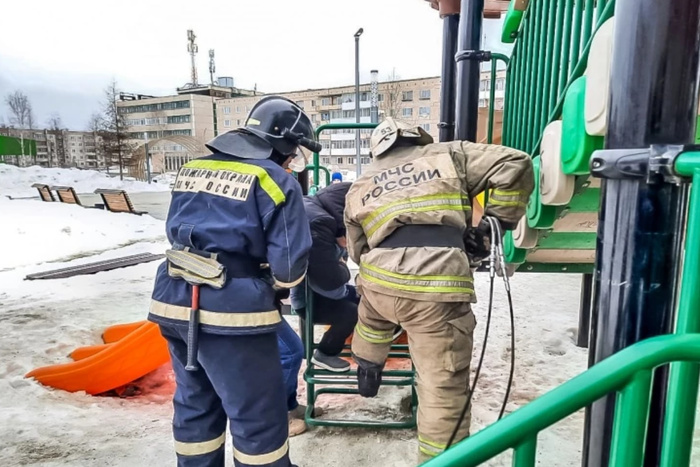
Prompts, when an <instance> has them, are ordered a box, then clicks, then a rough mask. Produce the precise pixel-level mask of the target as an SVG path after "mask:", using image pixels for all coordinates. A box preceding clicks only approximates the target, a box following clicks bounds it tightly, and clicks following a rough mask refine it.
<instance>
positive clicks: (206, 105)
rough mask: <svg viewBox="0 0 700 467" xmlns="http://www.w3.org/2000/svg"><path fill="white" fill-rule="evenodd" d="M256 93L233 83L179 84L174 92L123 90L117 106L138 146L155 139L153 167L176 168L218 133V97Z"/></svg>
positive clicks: (194, 155) (152, 153) (133, 140)
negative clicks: (152, 93)
mask: <svg viewBox="0 0 700 467" xmlns="http://www.w3.org/2000/svg"><path fill="white" fill-rule="evenodd" d="M254 94H256V93H255V92H254V91H248V90H244V89H238V88H234V87H232V86H230V87H227V86H218V85H205V86H198V87H187V88H179V89H178V90H177V94H176V95H172V96H162V97H153V96H145V95H140V94H122V100H120V101H119V102H117V107H118V108H119V112H120V113H121V114H122V115H123V116H124V119H125V123H126V125H127V132H128V134H129V137H130V140H131V142H132V143H133V144H134V146H136V147H138V146H141V145H143V144H144V143H145V142H146V140H148V141H153V145H149V153H151V155H152V158H153V161H154V166H153V171H154V172H161V171H176V170H178V169H179V168H180V166H181V165H182V164H184V163H185V162H187V161H189V160H191V159H193V158H194V157H197V156H200V155H201V153H202V152H203V151H204V143H206V142H207V141H209V140H211V139H212V138H214V136H216V134H217V120H216V119H215V115H216V110H215V109H216V106H217V99H220V98H227V97H229V98H230V97H232V96H237V95H242V96H247V95H254ZM172 137H179V138H172ZM168 138H171V139H168Z"/></svg>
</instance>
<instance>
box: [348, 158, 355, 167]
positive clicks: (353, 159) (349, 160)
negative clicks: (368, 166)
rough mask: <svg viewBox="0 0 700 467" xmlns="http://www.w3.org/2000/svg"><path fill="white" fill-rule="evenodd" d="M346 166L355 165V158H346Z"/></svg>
mask: <svg viewBox="0 0 700 467" xmlns="http://www.w3.org/2000/svg"><path fill="white" fill-rule="evenodd" d="M348 165H355V158H354V157H348Z"/></svg>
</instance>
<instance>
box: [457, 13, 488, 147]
mask: <svg viewBox="0 0 700 467" xmlns="http://www.w3.org/2000/svg"><path fill="white" fill-rule="evenodd" d="M483 15H484V0H462V3H461V13H460V19H459V36H458V43H459V46H458V49H459V52H458V53H457V56H456V57H455V60H456V61H457V110H456V115H455V126H456V127H455V139H457V140H460V141H465V140H466V141H476V128H477V127H476V124H477V119H478V118H479V81H480V80H481V76H480V68H481V60H480V58H481V57H480V54H479V52H480V50H481V25H482V22H483Z"/></svg>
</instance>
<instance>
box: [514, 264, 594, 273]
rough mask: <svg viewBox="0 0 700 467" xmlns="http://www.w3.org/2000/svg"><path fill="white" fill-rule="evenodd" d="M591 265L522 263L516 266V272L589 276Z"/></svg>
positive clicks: (591, 270)
mask: <svg viewBox="0 0 700 467" xmlns="http://www.w3.org/2000/svg"><path fill="white" fill-rule="evenodd" d="M593 269H594V265H593V264H583V263H573V264H568V263H529V262H527V261H526V262H524V263H523V264H520V265H519V266H518V269H516V271H517V272H519V273H520V272H539V273H548V272H551V273H569V274H591V273H592V272H593Z"/></svg>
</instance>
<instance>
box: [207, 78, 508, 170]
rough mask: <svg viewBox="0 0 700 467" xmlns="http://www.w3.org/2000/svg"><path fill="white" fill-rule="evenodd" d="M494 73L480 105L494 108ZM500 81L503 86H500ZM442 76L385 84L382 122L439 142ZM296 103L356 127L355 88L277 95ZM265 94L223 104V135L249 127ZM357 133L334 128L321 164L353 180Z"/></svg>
mask: <svg viewBox="0 0 700 467" xmlns="http://www.w3.org/2000/svg"><path fill="white" fill-rule="evenodd" d="M490 75H491V73H490V72H483V73H482V81H481V87H482V88H483V91H481V92H480V95H479V98H480V102H479V104H480V105H483V106H488V99H489V92H488V89H490V84H486V83H490V81H489V80H490ZM499 82H500V83H499ZM440 84H441V81H440V78H439V77H430V78H419V79H407V80H397V81H386V82H380V83H379V85H378V101H379V120H381V119H382V118H383V117H384V116H394V117H397V118H400V119H402V120H407V121H409V122H412V123H415V124H417V125H420V126H421V127H423V129H425V130H426V131H427V132H428V133H430V134H431V135H432V136H433V138H434V139H435V140H436V141H437V140H438V133H439V128H438V123H439V121H440V120H439V118H440ZM496 89H497V91H496V100H495V102H496V108H497V109H502V108H503V97H504V92H505V71H503V72H500V71H499V72H498V74H497V81H496ZM275 94H277V95H281V96H284V97H286V98H288V99H290V100H293V101H295V102H296V103H297V104H298V105H299V106H300V107H302V108H303V109H304V110H305V112H306V113H307V114H308V115H309V117H310V118H311V121H312V122H313V123H314V125H316V126H318V125H322V124H325V123H355V122H356V116H355V87H354V86H341V87H334V88H321V89H308V90H304V91H293V92H283V93H275ZM262 97H264V96H263V95H260V96H246V97H234V98H231V99H221V100H219V101H218V102H217V108H216V119H217V122H218V130H219V132H220V133H221V132H225V131H230V130H233V129H235V128H237V127H239V126H242V125H243V124H244V123H245V118H246V115H247V114H248V112H249V111H250V109H251V108H252V107H253V105H255V103H256V102H258V101H259V100H260V99H261V98H262ZM370 119H371V117H370V85H369V84H363V85H361V86H360V122H362V123H369V122H370V121H371V120H370ZM360 133H361V135H360V157H361V163H362V164H368V163H369V161H370V159H369V136H370V133H371V131H370V130H360ZM355 134H356V132H355V131H354V130H330V131H324V132H323V133H322V134H321V138H320V140H321V141H320V142H321V145H322V146H323V150H322V151H321V153H320V157H321V164H322V165H325V166H326V167H328V168H329V169H330V170H332V171H339V172H341V173H342V174H343V175H344V176H346V177H348V179H353V177H354V174H355V170H356V164H357V149H356V143H355Z"/></svg>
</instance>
